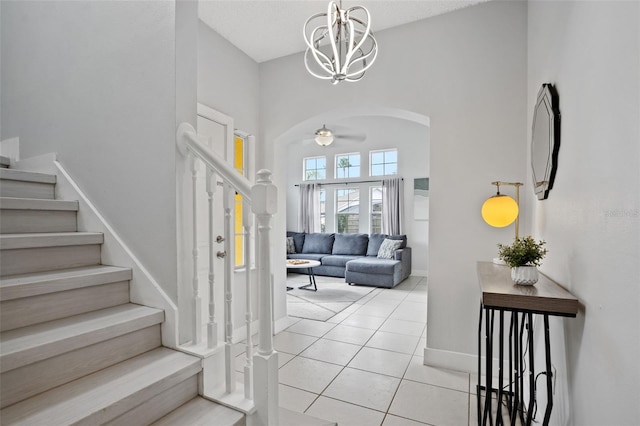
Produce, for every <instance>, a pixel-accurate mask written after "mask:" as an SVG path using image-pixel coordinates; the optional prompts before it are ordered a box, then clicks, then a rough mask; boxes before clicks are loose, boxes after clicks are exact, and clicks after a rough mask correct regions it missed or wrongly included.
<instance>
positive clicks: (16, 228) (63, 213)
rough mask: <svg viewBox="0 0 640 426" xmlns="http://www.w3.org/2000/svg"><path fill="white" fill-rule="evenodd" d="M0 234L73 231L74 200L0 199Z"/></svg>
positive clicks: (76, 203) (75, 212) (75, 211)
mask: <svg viewBox="0 0 640 426" xmlns="http://www.w3.org/2000/svg"><path fill="white" fill-rule="evenodd" d="M0 209H2V221H0V233H2V234H9V233H37V232H75V231H76V230H77V216H76V215H77V212H78V202H77V201H63V200H44V199H37V198H11V197H2V198H0Z"/></svg>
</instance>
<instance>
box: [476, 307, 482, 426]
mask: <svg viewBox="0 0 640 426" xmlns="http://www.w3.org/2000/svg"><path fill="white" fill-rule="evenodd" d="M481 380H482V303H481V304H480V314H479V315H478V386H477V387H476V402H477V405H478V407H477V408H478V425H481V424H482V408H481V407H482V404H481V399H482V398H481V392H480V391H481V390H482V384H481Z"/></svg>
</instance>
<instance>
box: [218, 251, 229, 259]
mask: <svg viewBox="0 0 640 426" xmlns="http://www.w3.org/2000/svg"><path fill="white" fill-rule="evenodd" d="M216 256H217V257H218V259H224V258H225V257H227V252H226V251H219V252H218V253H216Z"/></svg>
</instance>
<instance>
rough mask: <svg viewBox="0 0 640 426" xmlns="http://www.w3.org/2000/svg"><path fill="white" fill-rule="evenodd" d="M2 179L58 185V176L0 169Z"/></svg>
mask: <svg viewBox="0 0 640 426" xmlns="http://www.w3.org/2000/svg"><path fill="white" fill-rule="evenodd" d="M0 179H5V180H19V181H22V182H38V183H56V175H49V174H45V173H35V172H27V171H25V170H16V169H0Z"/></svg>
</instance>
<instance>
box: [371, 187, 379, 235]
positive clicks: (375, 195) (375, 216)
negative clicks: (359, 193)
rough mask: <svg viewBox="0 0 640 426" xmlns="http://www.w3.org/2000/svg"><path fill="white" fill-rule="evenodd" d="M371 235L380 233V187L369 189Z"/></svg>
mask: <svg viewBox="0 0 640 426" xmlns="http://www.w3.org/2000/svg"><path fill="white" fill-rule="evenodd" d="M370 200H371V208H370V211H371V222H370V224H371V233H372V234H373V233H377V234H379V233H381V232H382V187H380V186H375V187H371V197H370Z"/></svg>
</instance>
